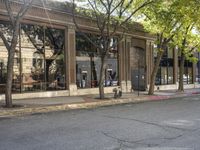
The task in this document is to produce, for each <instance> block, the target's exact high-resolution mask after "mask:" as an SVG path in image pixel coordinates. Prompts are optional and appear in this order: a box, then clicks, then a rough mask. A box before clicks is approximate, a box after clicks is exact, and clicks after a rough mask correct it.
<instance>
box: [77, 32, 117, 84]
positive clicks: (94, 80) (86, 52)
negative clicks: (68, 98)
mask: <svg viewBox="0 0 200 150" xmlns="http://www.w3.org/2000/svg"><path fill="white" fill-rule="evenodd" d="M88 35H89V34H88ZM89 36H91V38H93V40H94V41H96V42H97V41H98V36H97V35H89ZM116 42H117V41H116V39H115V38H113V39H112V41H111V44H112V45H115V43H116ZM106 64H107V66H106V70H105V83H104V86H115V85H117V84H118V51H117V48H116V47H113V48H112V49H111V50H110V51H109V54H108V58H107V61H106ZM100 67H101V58H100V54H99V51H98V49H97V48H95V47H94V46H93V45H92V44H91V43H90V42H89V41H87V40H86V39H85V38H84V36H83V35H81V34H80V33H76V79H77V81H76V83H77V87H78V88H92V87H97V86H98V84H99V83H98V81H99V78H100Z"/></svg>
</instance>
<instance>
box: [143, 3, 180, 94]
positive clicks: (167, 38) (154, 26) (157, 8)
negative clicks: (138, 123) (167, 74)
mask: <svg viewBox="0 0 200 150" xmlns="http://www.w3.org/2000/svg"><path fill="white" fill-rule="evenodd" d="M143 14H144V16H145V19H144V21H143V24H144V27H145V29H146V30H147V31H148V32H150V33H152V34H154V35H155V44H156V45H157V49H156V52H157V57H156V61H155V63H154V67H153V71H152V73H151V78H150V87H149V92H148V94H149V95H152V94H153V93H154V86H155V79H156V75H157V72H158V68H159V64H160V61H161V58H162V56H163V53H164V51H165V50H166V48H167V46H168V44H169V43H170V42H172V40H173V37H174V36H175V35H176V34H177V32H178V31H179V30H180V29H181V26H182V22H181V20H182V17H183V16H182V14H181V15H179V14H177V5H176V3H175V1H174V0H170V1H168V0H161V1H159V2H157V3H154V4H152V5H151V6H149V7H146V9H145V10H144V12H143ZM175 16H176V17H175Z"/></svg>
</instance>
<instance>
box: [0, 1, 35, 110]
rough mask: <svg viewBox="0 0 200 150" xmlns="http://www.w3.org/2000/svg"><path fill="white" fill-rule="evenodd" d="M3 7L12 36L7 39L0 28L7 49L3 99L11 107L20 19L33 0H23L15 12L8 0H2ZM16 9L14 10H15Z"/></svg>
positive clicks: (0, 34)
mask: <svg viewBox="0 0 200 150" xmlns="http://www.w3.org/2000/svg"><path fill="white" fill-rule="evenodd" d="M3 2H4V4H5V9H6V11H7V14H8V17H9V22H10V25H11V29H12V30H11V32H12V36H11V39H9V40H8V39H7V37H6V36H5V34H4V32H3V29H2V28H1V29H0V37H1V39H2V40H3V43H4V45H5V47H6V49H7V51H8V62H7V77H6V80H7V81H6V91H5V100H6V107H12V79H13V65H14V55H15V49H16V46H17V41H18V37H19V29H20V21H21V20H22V19H23V17H24V15H25V14H26V12H27V11H28V9H29V8H30V7H31V5H32V2H33V0H23V1H22V4H21V8H20V9H19V10H18V11H17V12H16V13H15V12H14V10H13V9H12V7H11V1H10V0H4V1H3ZM15 11H16V10H15Z"/></svg>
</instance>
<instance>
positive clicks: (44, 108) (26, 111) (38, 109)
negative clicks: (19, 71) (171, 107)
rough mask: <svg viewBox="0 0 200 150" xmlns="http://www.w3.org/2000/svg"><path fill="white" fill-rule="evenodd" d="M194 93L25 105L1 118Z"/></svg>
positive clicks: (153, 99) (8, 111)
mask: <svg viewBox="0 0 200 150" xmlns="http://www.w3.org/2000/svg"><path fill="white" fill-rule="evenodd" d="M192 95H194V94H193V93H190V94H181V95H173V96H161V95H157V96H156V95H155V96H143V97H134V98H124V99H110V100H104V101H98V102H96V101H95V102H86V103H74V104H59V105H51V106H39V107H32V108H31V107H24V108H16V109H10V110H9V109H7V110H0V118H7V117H15V116H23V115H31V114H37V113H48V112H57V111H65V110H75V109H90V108H97V107H102V106H112V105H120V104H128V103H140V102H147V101H152V102H153V101H159V100H167V99H172V98H180V97H185V96H192Z"/></svg>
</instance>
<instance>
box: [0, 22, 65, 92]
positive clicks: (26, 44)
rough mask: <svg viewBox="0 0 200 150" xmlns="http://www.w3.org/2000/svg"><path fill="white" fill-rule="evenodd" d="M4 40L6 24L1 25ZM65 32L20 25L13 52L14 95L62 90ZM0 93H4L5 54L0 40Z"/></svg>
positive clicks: (7, 35)
mask: <svg viewBox="0 0 200 150" xmlns="http://www.w3.org/2000/svg"><path fill="white" fill-rule="evenodd" d="M0 28H1V30H3V32H4V34H5V35H6V38H7V40H8V41H9V39H11V35H12V34H11V33H12V30H11V28H10V26H9V24H6V23H2V24H0ZM64 38H65V37H64V31H63V30H60V29H53V28H48V27H43V26H38V25H30V24H22V25H21V30H20V36H19V42H18V44H17V48H16V50H15V56H14V67H13V72H14V75H13V87H12V90H13V92H25V91H43V90H61V89H65V87H66V86H65V85H66V84H65V73H64V72H65V71H64V69H65V67H64ZM0 49H1V53H0V92H1V93H4V91H5V81H6V72H7V71H6V70H7V68H6V65H7V56H8V54H7V50H6V47H5V46H4V44H3V41H2V40H1V38H0Z"/></svg>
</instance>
